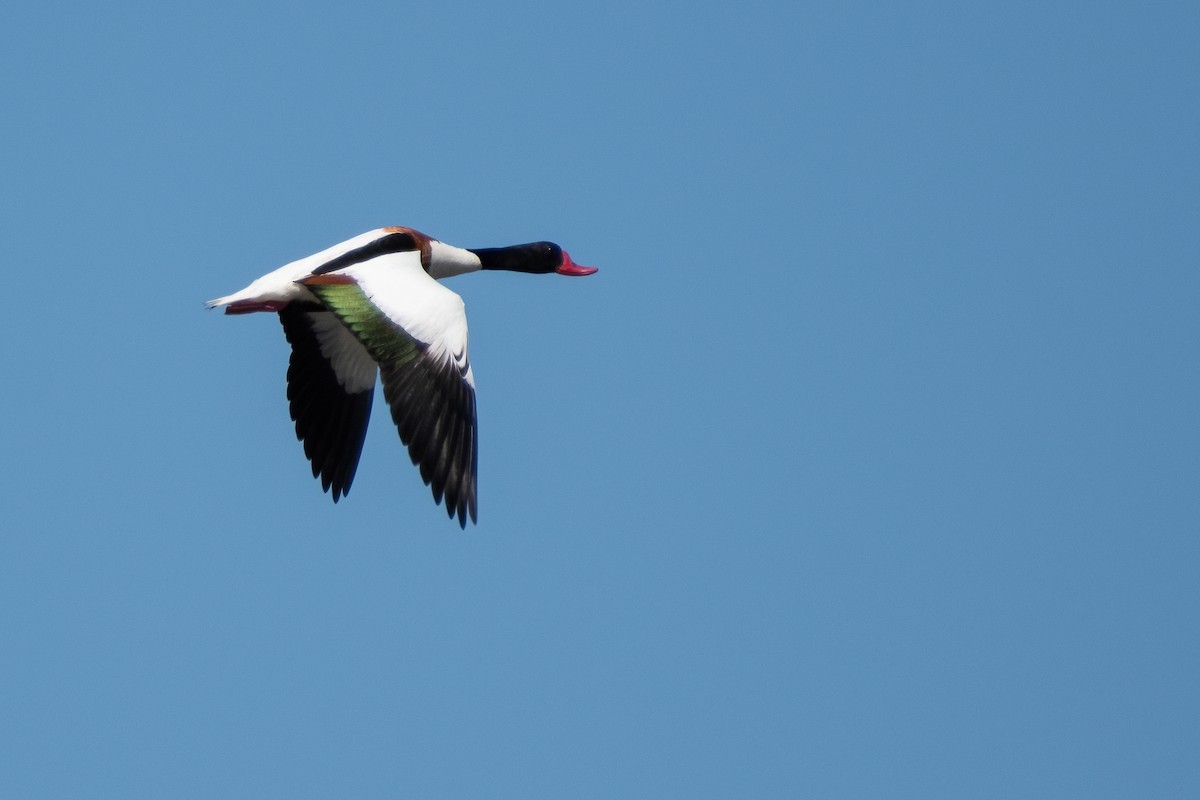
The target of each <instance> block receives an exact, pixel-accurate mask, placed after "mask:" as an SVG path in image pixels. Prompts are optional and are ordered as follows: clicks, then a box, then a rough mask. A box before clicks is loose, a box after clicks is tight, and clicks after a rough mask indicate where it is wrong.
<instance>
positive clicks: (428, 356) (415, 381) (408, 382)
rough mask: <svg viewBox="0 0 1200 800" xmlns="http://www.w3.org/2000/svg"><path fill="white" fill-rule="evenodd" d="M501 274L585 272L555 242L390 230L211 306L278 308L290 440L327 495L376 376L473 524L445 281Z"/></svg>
mask: <svg viewBox="0 0 1200 800" xmlns="http://www.w3.org/2000/svg"><path fill="white" fill-rule="evenodd" d="M481 269H502V270H510V271H513V272H530V273H537V274H543V273H550V272H557V273H558V274H559V275H591V274H592V273H593V272H595V271H596V268H595V267H582V266H580V265H578V264H576V263H575V262H574V261H572V260H571V257H570V256H569V255H567V253H566V251H565V250H563V249H562V248H561V247H559V246H558V245H556V244H554V243H553V242H533V243H531V244H519V245H513V246H511V247H494V248H485V249H474V250H472V249H465V248H461V247H453V246H451V245H448V244H444V243H442V242H439V241H438V240H437V239H434V238H432V237H430V236H427V235H425V234H423V233H421V232H420V231H416V230H413V229H412V228H401V227H389V228H378V229H376V230H373V231H368V232H367V233H364V234H361V235H359V236H355V237H354V238H353V239H347V240H346V241H344V242H342V243H341V244H336V245H334V246H333V247H330V248H329V249H327V250H322V251H321V252H319V253H316V254H314V255H311V256H308V257H307V258H302V259H300V260H299V261H293V262H292V263H290V264H286V265H284V266H282V267H280V268H279V269H277V270H275V271H274V272H271V273H268V274H267V275H264V276H263V277H261V278H259V279H258V280H256V281H254V282H253V283H251V284H250V285H249V286H247V287H246V288H245V289H242V290H241V291H240V292H234V293H233V294H231V295H227V296H225V297H218V298H217V299H216V300H210V301H209V302H208V303H207V306H208V307H209V308H224V309H225V313H226V314H249V313H253V312H256V311H269V312H273V313H277V314H279V321H280V322H281V323H283V332H284V335H285V336H287V340H288V342H289V343H290V344H291V346H292V355H291V360H290V362H289V365H288V371H287V381H288V389H287V397H288V402H289V406H290V411H291V417H292V420H293V421H294V422H295V423H296V438H297V439H299V440H300V441H301V442H303V443H304V455H305V456H307V457H308V460H309V461H310V462H312V472H313V477H314V478H318V477H319V478H320V479H321V487H322V489H324V491H326V492H329V491H330V490H332V491H333V501H334V502H335V503H336V502H337V501H338V499H339V498H341V497H344V496H346V495H347V494H349V492H350V484H351V483H352V482H353V481H354V473H355V471H356V470H357V468H358V459H359V456H360V454H361V453H362V446H363V439H364V438H365V436H366V433H367V421H368V419H369V418H370V415H371V399H372V397H373V395H374V393H375V375H376V373H379V374H381V375H382V378H383V397H384V399H385V400H386V401H387V404H388V406H389V407H390V408H391V412H392V421H393V422H395V423H396V427H397V429H399V432H400V441H401V442H403V443H404V444H405V445H407V447H408V453H409V456H410V457H411V458H412V462H413V464H415V465H416V466H417V467H419V468H420V471H421V478H422V480H424V481H425V484H426V485H427V486H432V488H433V499H434V502H436V503H439V504H440V503H441V502H442V498H443V497H444V498H445V500H446V511H447V513H448V514H449V515H450V518H451V519H454V517H455V516H457V517H458V522H459V525H460V526H461V527H463V528H466V526H467V515H468V514H469V515H470V517H471V521H472V522H475V516H476V501H475V484H476V474H477V472H478V464H479V454H478V442H479V436H478V432H477V431H476V427H475V376H474V373H473V372H472V371H471V363H470V361H469V360H468V358H467V317H466V313H465V311H464V308H463V301H462V298H461V297H459V296H458V295H457V294H455V293H454V292H452V291H450V290H449V289H447V288H445V287H444V286H442V285H441V284H439V283H438V281H439V280H441V279H442V278H448V277H451V276H453V275H461V274H463V273H467V272H475V271H477V270H481Z"/></svg>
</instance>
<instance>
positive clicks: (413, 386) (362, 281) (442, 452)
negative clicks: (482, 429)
mask: <svg viewBox="0 0 1200 800" xmlns="http://www.w3.org/2000/svg"><path fill="white" fill-rule="evenodd" d="M301 282H302V283H303V284H304V286H305V287H307V288H308V289H309V291H311V292H312V293H313V294H314V295H315V296H316V297H317V298H318V299H320V301H321V302H322V303H323V304H324V306H325V307H326V308H328V309H329V310H330V311H331V312H332V313H333V314H335V315H336V316H337V318H338V319H339V320H340V321H341V323H342V324H343V325H344V326H345V327H346V329H347V330H349V331H350V332H351V333H353V334H354V336H355V337H357V339H358V341H359V342H361V343H362V344H363V345H364V346H365V347H366V349H367V351H368V352H369V353H370V356H371V358H373V359H374V360H375V362H376V363H377V364H378V365H379V372H380V377H381V379H382V381H383V396H384V399H385V400H386V401H387V404H388V407H389V408H390V410H391V415H392V421H393V422H394V423H395V425H396V430H397V432H398V433H399V434H400V440H401V441H402V442H403V443H404V444H405V446H407V448H408V453H409V457H410V458H411V459H412V462H413V464H415V465H416V466H417V468H418V469H419V471H420V473H421V479H422V480H423V481H424V482H425V484H426V485H427V486H429V487H430V488H431V490H432V492H433V498H434V501H435V502H437V503H439V504H440V503H442V502H443V500H444V501H445V504H446V511H447V513H448V514H449V515H450V517H451V518H454V517H455V516H457V517H458V521H459V524H460V525H461V526H462V527H464V528H465V527H466V525H467V517H468V516H469V517H470V519H471V521H472V522H474V521H475V519H476V483H477V476H478V458H477V455H476V452H475V450H476V447H477V443H478V433H477V430H476V418H475V381H474V375H473V373H472V371H471V368H470V363H469V361H468V359H467V323H466V314H465V312H464V310H463V304H462V299H461V298H460V297H459V296H458V295H456V294H455V293H454V292H452V291H450V290H449V289H446V288H445V287H443V286H441V285H440V284H438V283H437V282H436V281H434V280H433V279H432V278H430V277H429V276H428V275H427V274H426V273H425V271H424V269H423V268H421V266H420V259H419V254H416V253H395V254H385V255H383V256H380V257H378V258H375V259H372V260H371V261H369V262H367V263H365V264H359V265H355V266H354V267H352V268H348V269H345V270H342V271H338V272H332V273H329V274H325V275H316V276H312V277H309V278H306V279H304V280H303V281H301ZM467 442H470V446H469V447H468V446H467V445H466V443H467Z"/></svg>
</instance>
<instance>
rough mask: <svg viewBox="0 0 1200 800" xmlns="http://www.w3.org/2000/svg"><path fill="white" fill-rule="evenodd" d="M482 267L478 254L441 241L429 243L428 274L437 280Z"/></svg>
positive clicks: (474, 270)
mask: <svg viewBox="0 0 1200 800" xmlns="http://www.w3.org/2000/svg"><path fill="white" fill-rule="evenodd" d="M479 269H482V265H481V264H480V263H479V256H477V255H475V254H474V253H472V252H471V251H470V250H464V249H463V248H461V247H455V246H454V245H449V244H443V243H442V242H430V243H429V274H430V276H432V277H433V278H436V279H437V280H439V281H440V280H441V279H442V278H449V277H452V276H454V275H462V274H463V273H466V272H476V271H478V270H479Z"/></svg>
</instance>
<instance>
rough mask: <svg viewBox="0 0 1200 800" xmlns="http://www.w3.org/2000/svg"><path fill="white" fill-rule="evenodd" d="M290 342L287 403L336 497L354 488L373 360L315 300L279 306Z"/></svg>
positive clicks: (315, 466) (317, 473)
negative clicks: (305, 303) (308, 302)
mask: <svg viewBox="0 0 1200 800" xmlns="http://www.w3.org/2000/svg"><path fill="white" fill-rule="evenodd" d="M279 321H280V322H281V323H283V332H284V335H286V336H287V340H288V342H290V343H291V345H292V357H291V360H290V361H289V363H288V372H287V380H288V389H287V396H288V405H289V410H290V411H291V415H292V419H293V420H294V421H295V423H296V438H297V439H299V440H300V441H301V442H303V443H304V455H305V456H307V457H308V460H309V461H311V462H312V471H313V477H314V478H320V479H321V488H322V489H324V490H325V491H326V492H328V491H329V490H330V489H332V490H333V502H335V503H336V502H337V501H338V500H339V499H340V498H341V497H344V496H345V495H347V494H349V493H350V484H351V483H353V482H354V473H355V471H356V470H357V469H358V459H359V456H360V455H361V454H362V446H363V440H364V439H365V438H366V435H367V423H368V422H369V421H370V418H371V399H372V398H373V397H374V395H375V373H376V371H377V370H376V367H375V362H374V360H372V358H371V356H370V354H369V353H368V352H367V349H366V348H365V347H363V345H362V344H361V343H360V342H359V341H358V339H357V338H355V336H354V334H352V333H351V332H350V331H348V330H347V329H346V327H345V326H344V325H342V323H341V322H340V321H339V320H338V318H337V317H336V316H335V315H334V314H333V313H332V312H330V311H326V310H324V309H321V308H319V307H318V306H316V304H309V306H308V307H306V306H305V305H304V304H301V303H291V304H289V305H288V306H286V307H284V308H283V309H281V310H280V312H279Z"/></svg>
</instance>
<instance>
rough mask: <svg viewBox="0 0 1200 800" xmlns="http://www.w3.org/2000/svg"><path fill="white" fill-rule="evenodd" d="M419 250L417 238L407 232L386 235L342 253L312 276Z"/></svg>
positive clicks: (419, 245) (317, 269)
mask: <svg viewBox="0 0 1200 800" xmlns="http://www.w3.org/2000/svg"><path fill="white" fill-rule="evenodd" d="M420 249H421V243H420V242H419V241H417V237H415V236H413V234H412V233H410V232H408V231H396V232H394V233H387V234H384V235H383V236H380V237H379V238H378V239H376V240H375V241H373V242H370V243H368V244H364V245H363V246H362V247H356V248H354V249H353V250H351V251H350V252H348V253H342V254H341V255H340V256H338V257H337V258H335V259H333V260H332V261H326V262H325V263H324V264H322V265H321V266H319V267H317V268H316V269H314V270H313V271H312V274H313V275H324V274H325V273H326V272H333V271H334V270H339V269H345V268H346V267H352V266H354V265H355V264H361V263H362V262H364V261H370V260H371V259H372V258H378V257H379V256H384V255H387V254H389V253H407V252H410V251H413V250H420Z"/></svg>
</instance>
